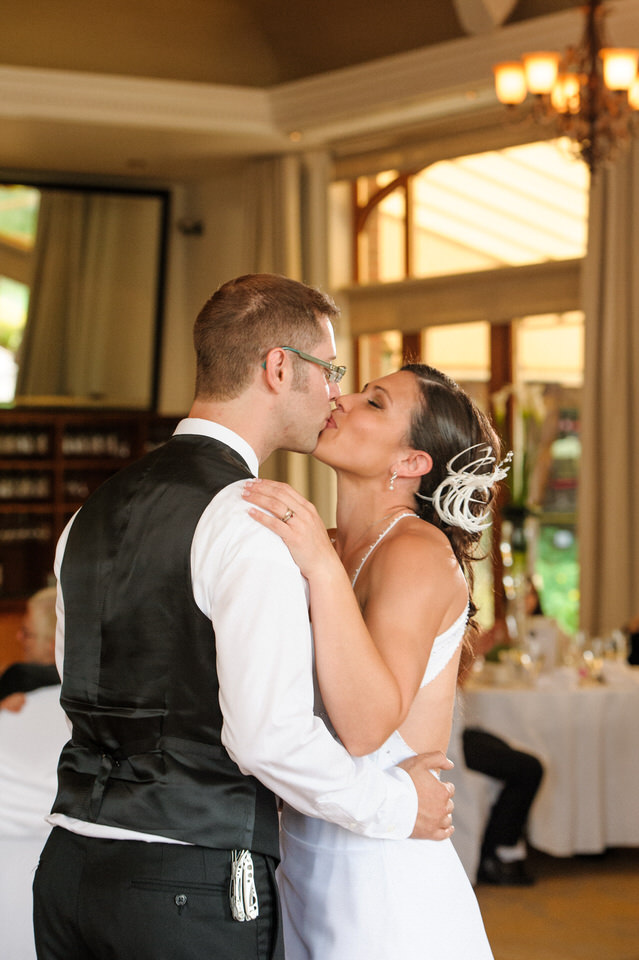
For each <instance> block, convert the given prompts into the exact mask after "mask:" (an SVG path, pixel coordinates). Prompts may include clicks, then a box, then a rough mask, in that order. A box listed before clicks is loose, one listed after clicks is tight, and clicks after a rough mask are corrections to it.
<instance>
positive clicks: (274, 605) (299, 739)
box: [191, 482, 417, 839]
mask: <svg viewBox="0 0 639 960" xmlns="http://www.w3.org/2000/svg"><path fill="white" fill-rule="evenodd" d="M191 569H192V575H193V590H194V595H195V600H196V603H197V605H198V607H199V608H200V609H201V610H202V612H204V613H205V614H206V615H207V616H209V617H210V619H211V621H212V623H213V627H214V630H215V638H216V650H217V671H218V677H219V683H220V705H221V709H222V713H223V717H224V723H223V728H222V742H223V743H224V746H225V747H226V749H227V750H228V752H229V754H230V756H231V757H232V758H233V759H234V760H235V762H236V763H237V764H238V766H239V768H240V770H242V772H243V773H245V774H252V775H253V776H255V777H256V778H257V779H258V780H260V781H261V782H262V783H263V784H264V785H265V786H267V787H269V788H270V789H271V790H272V791H273V792H274V793H276V794H277V795H279V796H280V797H281V798H282V799H283V800H285V801H286V802H287V803H289V804H290V805H291V806H293V807H295V808H296V809H297V810H299V811H300V812H302V813H304V814H307V815H309V816H314V817H319V818H321V819H324V820H331V821H333V822H335V823H338V824H340V825H341V826H343V827H346V828H348V829H350V830H352V831H354V832H357V833H361V834H364V835H367V836H374V837H385V838H391V839H402V838H404V837H407V836H409V835H410V833H411V832H412V830H413V827H414V824H415V818H416V815H417V794H416V791H415V788H414V786H413V782H412V780H411V778H410V777H409V775H408V774H407V773H406V772H405V771H404V770H402V769H400V768H392V769H390V770H385V771H384V770H381V769H379V768H378V767H376V766H375V765H374V764H373V763H372V762H371V761H370V760H367V759H366V758H353V757H351V756H350V755H349V754H348V752H347V751H346V750H345V749H344V748H343V747H342V746H341V744H339V743H338V742H337V741H336V740H335V739H334V738H333V736H332V735H331V734H330V733H329V731H328V729H327V728H326V726H325V725H324V723H323V722H322V720H321V719H319V718H318V717H316V716H314V714H313V679H312V641H311V631H310V624H309V616H308V600H307V589H306V581H305V580H304V579H303V577H302V576H301V574H300V572H299V570H298V568H297V567H296V565H295V564H294V562H293V560H292V558H291V555H290V553H289V551H288V549H287V548H286V546H285V544H284V543H283V542H282V541H281V540H280V539H279V537H277V536H276V535H275V534H273V533H271V532H270V531H269V530H266V529H265V528H264V527H262V526H261V525H260V524H258V523H257V522H256V521H255V520H253V519H252V518H251V517H249V515H248V505H247V504H246V503H245V502H244V501H243V500H242V497H241V482H240V483H235V484H232V485H231V486H229V487H226V488H225V489H224V490H222V491H221V492H220V493H219V494H218V495H217V496H216V497H215V498H214V500H213V501H212V503H211V504H210V505H209V506H208V507H207V509H206V510H205V512H204V513H203V515H202V517H201V518H200V521H199V523H198V527H197V529H196V532H195V536H194V539H193V545H192V550H191Z"/></svg>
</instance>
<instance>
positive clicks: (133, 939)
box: [33, 827, 284, 960]
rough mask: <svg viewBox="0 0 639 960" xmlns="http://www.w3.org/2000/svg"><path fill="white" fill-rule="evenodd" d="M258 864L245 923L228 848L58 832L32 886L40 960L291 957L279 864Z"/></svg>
mask: <svg viewBox="0 0 639 960" xmlns="http://www.w3.org/2000/svg"><path fill="white" fill-rule="evenodd" d="M253 863H254V870H255V883H256V887H257V895H258V905H259V916H258V917H257V918H256V919H254V920H248V921H244V922H240V921H237V920H233V918H232V916H231V909H230V905H229V880H230V875H231V853H230V851H228V850H226V851H225V850H213V849H209V848H206V847H196V846H185V845H178V844H170V843H146V842H144V841H137V840H101V839H95V838H89V837H81V836H77V835H76V834H73V833H70V832H69V831H68V830H63V829H61V828H59V827H56V828H54V829H53V831H52V833H51V835H50V837H49V839H48V841H47V843H46V846H45V848H44V850H43V851H42V854H41V857H40V864H39V866H38V869H37V871H36V875H35V881H34V884H33V893H34V927H35V939H36V951H37V955H38V960H283V957H284V948H283V945H282V937H281V922H280V913H279V901H278V897H277V890H276V886H275V876H274V869H275V865H276V864H275V862H274V861H273V860H272V859H271V858H269V857H263V856H260V855H258V854H253Z"/></svg>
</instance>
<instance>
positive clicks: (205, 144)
mask: <svg viewBox="0 0 639 960" xmlns="http://www.w3.org/2000/svg"><path fill="white" fill-rule="evenodd" d="M579 6H580V4H579V3H576V2H575V0H399V2H398V3H396V4H395V5H394V6H391V4H390V3H389V0H301V2H300V0H296V2H292V0H109V2H108V3H104V0H55V3H53V2H50V3H43V2H42V0H4V2H3V5H2V18H1V21H0V23H1V29H0V134H1V135H0V170H2V169H4V170H5V171H11V175H12V176H15V174H16V172H17V171H27V170H31V171H34V173H35V172H38V171H39V172H42V173H43V174H44V173H45V172H46V173H47V174H51V173H56V171H59V172H64V173H65V174H66V173H68V174H69V175H71V173H72V174H73V176H74V177H76V178H80V177H82V176H87V177H96V176H100V177H104V176H107V177H110V176H117V177H127V178H129V179H131V178H134V179H140V178H142V179H144V180H147V181H148V180H149V179H155V181H156V182H160V181H162V182H166V181H167V180H173V181H175V180H183V181H186V180H193V179H204V178H206V177H207V176H212V175H215V172H216V170H218V169H219V164H220V163H227V164H228V163H233V162H235V161H236V159H237V158H238V157H241V156H250V155H268V154H277V153H284V152H290V151H291V150H295V149H300V150H310V149H315V148H319V149H328V150H331V151H334V155H335V150H336V149H339V148H340V147H341V146H343V145H346V146H347V148H348V149H350V143H351V141H356V142H357V143H358V144H359V142H360V141H361V142H363V141H365V140H366V138H367V137H368V138H370V139H371V141H373V140H374V139H375V138H376V137H378V136H379V135H380V134H383V135H384V136H385V135H386V132H387V131H389V130H395V131H398V132H399V133H398V135H400V134H401V135H403V133H404V131H406V130H413V129H414V130H416V131H417V134H418V135H419V136H421V137H422V139H423V137H424V129H425V124H426V123H428V122H429V123H433V122H434V121H435V120H441V118H443V117H445V118H452V121H451V122H452V123H455V122H456V119H455V118H456V112H458V113H459V114H461V113H463V112H464V111H465V112H466V114H469V113H470V112H471V111H474V113H475V115H479V112H480V110H481V109H492V110H495V109H496V108H497V107H498V104H497V103H496V100H495V97H494V92H493V90H492V81H491V64H492V63H493V62H494V61H495V60H497V59H508V58H510V57H513V56H518V55H519V53H521V52H522V50H525V49H531V47H530V46H529V45H530V44H531V43H535V44H540V46H534V47H532V49H544V48H548V46H556V45H565V43H567V42H569V41H573V40H576V39H577V38H578V35H577V37H576V36H575V33H576V31H578V30H579V28H580V25H581V23H582V19H581V14H579V13H578V12H577V9H576V8H578V7H579ZM611 6H612V7H614V8H622V9H623V8H626V9H627V10H632V9H635V10H636V13H635V14H632V16H631V17H630V19H629V17H628V16H626V18H625V19H624V18H623V17H622V18H621V21H622V22H621V27H622V29H621V30H618V31H614V35H613V37H612V40H613V41H614V40H615V39H616V40H617V42H619V37H621V36H625V35H626V34H627V33H628V30H627V29H625V30H624V27H625V26H626V24H627V23H628V22H630V23H631V26H632V28H633V29H634V27H635V20H636V21H637V23H636V26H637V33H638V36H639V0H611ZM489 13H490V16H489ZM632 17H634V18H635V19H634V20H633V19H632ZM487 20H488V21H489V22H488V23H487V22H486V21H487ZM495 22H502V23H503V27H495ZM615 23H616V21H615ZM630 32H631V33H632V30H631V31H630ZM617 33H619V37H617V35H616V34H617ZM530 37H532V39H530ZM541 44H543V46H541ZM635 45H637V46H639V43H636V44H635ZM473 98H474V99H473ZM500 115H501V114H500Z"/></svg>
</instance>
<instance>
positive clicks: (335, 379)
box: [262, 347, 346, 383]
mask: <svg viewBox="0 0 639 960" xmlns="http://www.w3.org/2000/svg"><path fill="white" fill-rule="evenodd" d="M280 349H281V350H290V352H291V353H296V354H297V355H298V357H301V358H302V360H308V362H309V363H316V364H317V366H318V367H323V368H324V373H325V375H326V380H327V381H328V383H339V382H340V380H341V379H342V377H343V376H344V374H345V373H346V367H343V366H338V365H337V364H336V363H331V362H330V360H320V359H319V357H312V356H311V355H310V353H304V351H303V350H298V349H297V348H296V347H280ZM262 366H263V367H266V362H264V363H263V364H262Z"/></svg>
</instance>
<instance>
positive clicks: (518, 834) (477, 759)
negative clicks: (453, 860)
mask: <svg viewBox="0 0 639 960" xmlns="http://www.w3.org/2000/svg"><path fill="white" fill-rule="evenodd" d="M462 741H463V747H464V760H465V761H466V766H467V767H468V768H469V769H470V770H477V771H478V772H479V773H484V774H486V775H487V776H489V777H494V778H495V779H496V780H501V781H502V782H503V784H504V785H503V787H502V789H501V791H500V793H499V796H498V797H497V799H496V801H495V803H494V805H493V807H492V809H491V811H490V816H489V818H488V823H487V825H486V829H485V831H484V838H483V841H482V848H481V856H482V857H492V856H495V851H496V849H497V847H514V846H515V844H516V843H517V842H518V841H519V840H520V839H521V838H522V837H523V836H524V833H525V829H526V821H527V820H528V814H529V812H530V808H531V806H532V802H533V800H534V799H535V795H536V793H537V790H538V789H539V784H540V783H541V778H542V776H543V767H542V765H541V763H540V762H539V760H538V759H537V757H533V756H532V755H531V754H529V753H524V752H523V751H521V750H515V749H513V748H512V747H511V746H510V745H509V744H508V743H506V741H505V740H502V739H501V738H500V737H496V736H494V735H493V734H492V733H488V732H487V731H486V730H481V729H479V728H476V727H467V728H466V729H465V730H464V731H463V734H462Z"/></svg>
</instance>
